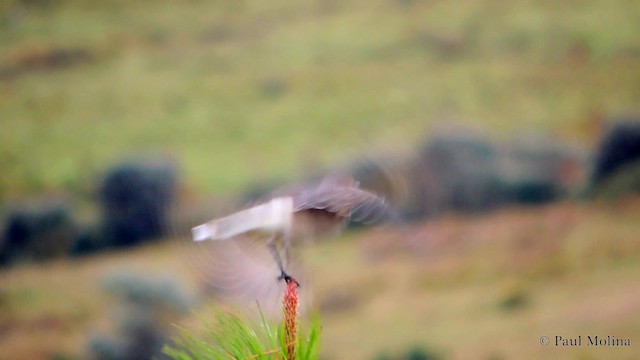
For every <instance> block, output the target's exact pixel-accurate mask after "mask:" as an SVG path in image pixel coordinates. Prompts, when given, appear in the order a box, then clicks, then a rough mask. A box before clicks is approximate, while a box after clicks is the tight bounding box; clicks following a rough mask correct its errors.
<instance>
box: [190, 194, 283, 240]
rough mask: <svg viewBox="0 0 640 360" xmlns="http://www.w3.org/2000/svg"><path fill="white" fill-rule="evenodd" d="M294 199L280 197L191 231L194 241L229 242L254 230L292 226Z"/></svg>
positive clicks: (272, 229)
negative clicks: (228, 240) (230, 239)
mask: <svg viewBox="0 0 640 360" xmlns="http://www.w3.org/2000/svg"><path fill="white" fill-rule="evenodd" d="M292 212H293V199H292V198H291V197H279V198H275V199H272V200H271V201H269V202H267V203H264V204H261V205H257V206H254V207H251V208H248V209H246V210H242V211H239V212H237V213H235V214H231V215H229V216H226V217H223V218H219V219H214V220H211V221H209V222H206V223H204V224H202V225H199V226H196V227H194V228H193V229H191V235H192V237H193V241H204V240H227V239H229V238H232V237H234V236H236V235H240V234H243V233H246V232H249V231H254V230H265V231H275V230H280V229H286V228H289V227H290V226H291V215H292Z"/></svg>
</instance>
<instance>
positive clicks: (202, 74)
mask: <svg viewBox="0 0 640 360" xmlns="http://www.w3.org/2000/svg"><path fill="white" fill-rule="evenodd" d="M0 11H1V17H0V26H1V28H0V30H1V31H0V75H1V76H0V108H1V109H2V111H0V129H1V131H0V161H2V163H3V164H5V166H4V167H3V169H4V171H3V175H2V177H0V192H1V194H0V198H1V199H8V198H16V197H19V196H21V195H25V194H33V193H36V192H41V191H45V192H58V191H64V190H67V191H73V192H78V191H82V190H83V189H84V190H86V189H88V188H90V187H91V186H92V181H93V179H94V178H93V176H94V175H95V174H96V173H98V172H100V171H101V170H102V169H103V168H104V166H105V165H106V164H109V163H111V162H113V161H116V160H117V159H119V158H121V157H124V156H131V155H138V154H140V153H143V154H145V153H154V154H157V153H162V154H168V155H170V156H172V157H173V158H175V159H176V160H177V161H179V163H180V164H181V165H182V167H183V169H184V171H185V180H186V181H187V183H188V184H189V185H190V186H191V187H193V188H194V189H196V190H205V191H208V192H214V193H220V192H224V191H228V190H236V189H239V188H241V187H242V186H244V185H246V184H247V183H248V182H249V181H251V180H252V179H255V178H257V177H267V178H277V177H282V176H291V175H295V174H299V173H300V172H301V171H304V169H305V166H312V165H313V164H327V163H333V162H335V161H342V160H344V157H345V156H352V155H353V154H357V153H360V152H362V151H369V150H371V149H372V148H376V149H377V148H385V149H389V148H391V149H398V148H404V149H406V148H407V147H409V146H410V145H411V144H415V143H416V142H417V141H419V140H420V139H421V137H423V136H424V134H425V132H426V131H427V129H428V127H429V126H430V125H432V124H434V123H438V122H441V121H442V120H446V119H452V118H455V119H464V120H465V121H468V122H470V123H471V124H476V125H477V126H479V127H481V128H484V129H487V130H488V131H489V132H490V133H494V134H496V135H505V134H510V133H512V132H514V131H517V130H520V129H542V130H551V131H553V132H556V133H558V134H560V135H561V136H565V137H570V138H578V139H583V138H584V137H585V136H586V135H588V132H589V131H590V130H589V126H590V120H591V119H593V118H594V117H596V116H598V115H601V114H612V113H618V112H624V111H627V110H633V109H635V108H637V104H638V102H639V100H640V90H639V89H638V87H637V84H638V82H639V81H640V56H639V55H638V54H640V45H638V44H640V6H639V5H638V4H637V2H634V1H615V2H611V1H589V2H563V3H557V2H555V1H542V2H540V1H518V2H511V1H480V2H473V3H469V2H451V1H429V2H419V1H392V0H384V1H374V2H371V1H350V2H346V3H343V2H334V1H329V2H327V1H303V2H295V3H290V2H285V1H276V2H273V1H270V2H268V3H265V2H262V1H243V2H237V1H216V2H207V1H189V2H186V1H179V2H176V1H141V2H136V3H135V4H130V3H128V2H121V1H120V2H119V1H104V2H100V3H99V4H94V3H92V4H89V3H86V2H82V1H72V0H68V1H11V0H9V1H4V2H3V3H2V4H0ZM345 153H346V154H347V155H345Z"/></svg>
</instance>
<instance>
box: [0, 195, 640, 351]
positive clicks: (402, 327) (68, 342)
mask: <svg viewBox="0 0 640 360" xmlns="http://www.w3.org/2000/svg"><path fill="white" fill-rule="evenodd" d="M639 209H640V200H639V199H635V200H633V201H626V202H621V203H618V204H615V205H608V206H606V207H602V206H601V205H593V204H592V205H576V204H558V205H554V206H549V207H546V208H542V209H517V210H508V211H501V212H498V213H494V214H491V215H488V216H486V217H478V218H471V219H469V218H460V217H454V216H449V217H445V218H443V219H441V220H438V221H434V222H431V223H427V224H423V225H415V226H411V227H409V228H405V229H399V230H398V229H396V230H392V229H389V230H384V231H382V230H374V231H363V232H358V233H351V234H347V235H346V236H344V237H342V238H341V239H336V240H335V241H330V242H325V243H322V244H318V245H317V246H315V247H313V248H311V249H310V251H308V252H306V254H305V255H306V256H305V257H306V260H307V261H306V262H307V265H308V267H309V268H310V269H311V272H312V273H313V274H315V275H314V276H313V279H314V280H313V281H311V282H308V283H305V284H303V289H304V288H311V289H313V290H312V292H313V294H314V299H313V302H314V304H315V305H316V306H317V308H318V309H319V311H320V313H321V317H322V323H323V335H322V336H323V340H322V352H321V353H322V356H323V358H324V359H346V358H348V359H374V358H376V357H377V356H382V355H383V354H387V355H391V356H393V355H397V354H403V353H405V352H406V351H407V349H410V348H413V347H416V346H418V347H420V348H423V349H428V350H429V351H433V352H436V353H438V354H440V355H442V356H443V357H444V358H447V359H449V358H451V359H468V358H475V359H540V358H563V359H598V358H603V357H606V358H607V359H632V358H634V354H636V353H637V349H636V346H637V345H636V344H635V341H636V340H637V339H638V337H639V336H640V326H639V325H640V324H639V323H638V321H637V314H638V313H639V311H640V304H639V303H638V301H637V298H638V296H639V295H640V282H639V281H638V275H637V274H638V272H639V271H640V261H639V260H640V243H638V239H637V234H638V233H639V232H640V225H639V224H640V219H639V215H638V214H640V211H638V210H639ZM613 214H615V215H613ZM185 250H187V248H185V245H184V244H181V243H177V242H167V243H164V244H161V245H154V246H150V247H145V248H139V249H136V250H134V251H131V252H127V253H111V254H103V255H99V256H98V257H95V258H91V259H87V260H82V261H74V262H56V263H49V264H41V265H36V266H29V267H20V268H14V269H11V270H9V271H5V272H2V273H0V284H2V288H1V289H2V293H1V297H0V299H2V302H0V305H1V306H2V308H1V309H2V311H0V324H3V325H2V328H1V331H0V353H2V354H12V355H13V356H12V357H11V358H12V359H44V358H52V357H53V356H54V355H56V354H57V355H58V356H59V358H73V357H72V356H79V355H80V354H85V353H86V341H87V339H88V338H90V337H92V336H95V335H96V334H99V333H100V331H103V332H104V331H105V329H108V328H109V324H111V323H113V322H114V321H117V319H118V317H117V315H118V313H117V312H114V308H116V309H117V301H116V299H114V297H113V296H109V295H108V294H106V293H105V292H104V290H103V284H104V279H105V278H106V277H109V276H110V275H112V274H114V273H122V272H128V273H131V274H137V273H141V272H147V273H150V274H151V273H155V274H158V276H169V277H171V278H174V279H176V280H179V281H181V282H182V285H183V286H184V287H185V288H186V289H188V290H189V292H190V293H192V294H194V293H196V292H198V291H199V289H200V290H202V289H203V288H202V285H203V283H201V282H200V281H201V279H202V278H201V276H202V273H199V272H194V271H193V270H195V269H197V267H194V262H197V260H198V259H196V258H192V257H190V256H188V254H189V253H190V252H189V251H185ZM200 251H201V250H200ZM191 254H192V255H193V254H194V253H191ZM201 295H204V293H201ZM209 295H211V294H209ZM305 296H306V295H305ZM305 300H308V299H304V298H303V301H305ZM215 304H216V300H215V297H204V298H201V301H199V302H198V306H196V307H194V309H193V311H194V312H193V313H191V314H190V315H187V316H186V317H185V318H184V319H183V320H182V321H181V322H180V324H181V325H182V326H184V327H186V328H187V329H190V330H191V331H195V330H198V329H201V327H202V324H201V323H200V321H199V320H202V319H203V318H205V319H206V316H207V314H213V313H212V312H210V311H207V309H210V306H215ZM545 335H546V336H550V337H553V336H555V335H560V336H565V337H570V336H578V335H583V336H586V335H600V336H607V335H610V336H615V337H619V338H631V339H632V346H631V347H627V348H622V347H620V348H607V347H604V348H593V347H591V348H589V347H586V346H583V347H579V348H562V347H554V346H549V347H543V346H540V345H539V338H540V337H541V336H545Z"/></svg>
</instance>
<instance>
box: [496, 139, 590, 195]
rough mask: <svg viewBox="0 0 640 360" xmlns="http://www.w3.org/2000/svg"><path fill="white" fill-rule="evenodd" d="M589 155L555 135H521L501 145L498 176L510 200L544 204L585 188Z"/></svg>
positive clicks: (504, 192)
mask: <svg viewBox="0 0 640 360" xmlns="http://www.w3.org/2000/svg"><path fill="white" fill-rule="evenodd" d="M586 164H587V155H586V153H585V152H583V151H581V150H580V149H577V148H573V147H571V146H568V145H566V144H563V143H561V142H560V141H557V140H555V139H553V138H551V137H547V136H538V135H527V136H520V137H517V138H516V139H515V140H514V141H511V142H509V143H507V144H505V145H503V146H501V148H500V154H499V162H498V168H497V171H498V177H499V179H500V182H501V185H502V190H503V194H502V195H501V196H502V197H503V200H504V201H505V202H506V203H518V204H542V203H547V202H551V201H556V200H558V199H560V198H562V197H564V196H567V195H569V194H571V193H573V192H575V191H577V190H578V189H579V188H581V187H582V186H583V185H584V184H585V183H586V180H587V173H588V171H587V165H586Z"/></svg>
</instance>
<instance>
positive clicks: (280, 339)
mask: <svg viewBox="0 0 640 360" xmlns="http://www.w3.org/2000/svg"><path fill="white" fill-rule="evenodd" d="M206 326H207V328H208V329H207V331H206V332H207V334H208V336H205V337H198V336H197V335H193V332H194V330H193V329H191V330H189V329H182V331H181V335H180V336H179V337H177V338H175V339H174V341H173V344H171V345H167V346H165V348H164V350H163V352H164V353H165V354H167V355H168V356H169V357H171V358H172V359H175V360H208V359H211V360H213V359H257V360H258V359H265V360H266V359H288V358H289V357H288V353H287V351H288V350H287V349H288V348H287V343H286V338H285V329H284V324H280V325H278V324H270V323H269V322H268V321H267V320H266V319H265V317H264V316H262V313H261V318H260V322H258V323H256V322H252V321H250V320H248V319H246V318H243V317H242V316H240V315H237V314H235V313H233V312H218V313H217V315H216V323H215V324H214V325H206ZM321 331H322V330H321V326H320V322H319V321H318V320H317V319H316V320H314V321H313V322H311V323H310V326H309V329H304V331H301V332H300V334H299V336H298V338H297V340H298V341H297V343H296V352H295V359H296V360H313V359H318V354H319V352H320V335H321Z"/></svg>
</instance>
